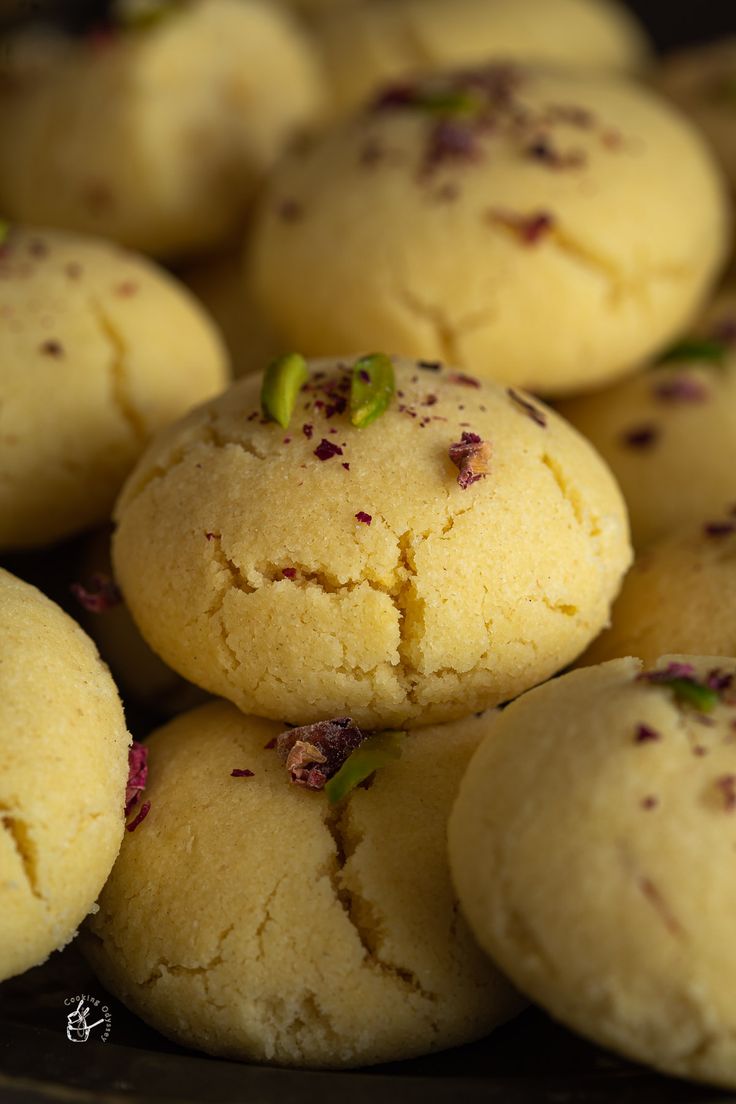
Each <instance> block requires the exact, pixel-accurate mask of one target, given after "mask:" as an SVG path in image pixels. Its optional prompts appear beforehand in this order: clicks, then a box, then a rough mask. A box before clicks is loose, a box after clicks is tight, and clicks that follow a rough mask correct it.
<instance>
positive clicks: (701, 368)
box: [558, 316, 736, 548]
mask: <svg viewBox="0 0 736 1104" xmlns="http://www.w3.org/2000/svg"><path fill="white" fill-rule="evenodd" d="M721 317H722V322H721V324H720V325H721V330H719V331H718V332H726V331H725V326H726V324H727V322H728V316H721ZM711 332H714V331H713V330H712V331H711ZM732 338H736V332H735V333H734V334H733V335H732ZM679 348H680V350H681V356H682V359H680V353H678V354H677V358H676V359H672V360H670V361H668V362H667V363H664V364H661V365H659V366H657V367H654V368H652V369H650V370H649V371H647V372H642V373H641V374H640V375H637V376H634V377H632V378H631V379H628V380H624V381H623V382H621V383H617V384H616V385H615V386H613V387H609V388H607V389H605V390H603V391H599V392H597V393H596V394H594V395H587V396H583V397H581V398H577V399H572V400H569V401H567V402H563V403H560V404H559V407H558V409H559V410H560V412H561V413H562V415H563V416H564V417H565V418H567V419H568V420H569V421H570V422H572V424H573V425H574V426H575V427H576V429H578V430H580V432H581V433H583V434H584V435H585V436H586V437H587V438H588V440H589V441H590V442H591V444H592V445H594V447H595V448H596V449H597V450H598V451H599V452H600V454H601V456H603V458H604V459H605V460H606V461H607V463H608V464H609V465H610V467H611V470H612V471H613V473H614V475H615V476H616V479H617V480H618V482H619V485H620V487H621V490H622V491H623V493H624V498H625V499H626V505H627V506H628V509H629V517H630V519H631V530H632V538H633V541H634V544H635V545H636V547H637V548H643V547H644V546H646V545H647V544H648V543H649V542H650V541H652V540H655V539H656V538H657V537H660V536H664V535H665V534H667V533H669V532H671V531H672V530H674V529H677V528H679V527H680V526H681V525H685V524H687V523H692V524H697V523H698V522H700V521H702V520H703V519H704V518H707V517H708V516H709V515H710V514H713V515H714V516H718V515H719V514H720V513H721V511H722V510H723V507H724V504H726V503H728V502H730V501H733V502H734V503H736V344H734V343H727V342H722V341H721V339H720V338H719V339H717V340H715V341H713V339H712V338H711V337H706V339H705V340H704V341H702V340H700V339H695V340H694V341H691V340H690V339H688V340H687V342H686V343H683V344H682V345H681V346H680V347H679ZM688 348H689V349H690V353H689V354H688Z"/></svg>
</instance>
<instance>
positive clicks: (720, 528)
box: [703, 521, 736, 537]
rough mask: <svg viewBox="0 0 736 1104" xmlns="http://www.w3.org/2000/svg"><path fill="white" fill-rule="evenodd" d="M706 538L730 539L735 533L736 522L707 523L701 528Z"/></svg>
mask: <svg viewBox="0 0 736 1104" xmlns="http://www.w3.org/2000/svg"><path fill="white" fill-rule="evenodd" d="M703 532H704V533H705V535H706V537H730V536H731V534H732V533H736V522H733V521H709V522H708V524H707V525H704V526H703Z"/></svg>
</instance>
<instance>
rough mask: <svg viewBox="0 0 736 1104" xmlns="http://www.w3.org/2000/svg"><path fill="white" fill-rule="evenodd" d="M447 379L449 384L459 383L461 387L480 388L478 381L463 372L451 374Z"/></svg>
mask: <svg viewBox="0 0 736 1104" xmlns="http://www.w3.org/2000/svg"><path fill="white" fill-rule="evenodd" d="M447 378H448V380H449V381H450V383H459V384H460V385H461V386H462V387H480V380H477V379H475V377H474V376H469V375H467V374H466V373H465V372H451V373H450V375H449V376H448V377H447Z"/></svg>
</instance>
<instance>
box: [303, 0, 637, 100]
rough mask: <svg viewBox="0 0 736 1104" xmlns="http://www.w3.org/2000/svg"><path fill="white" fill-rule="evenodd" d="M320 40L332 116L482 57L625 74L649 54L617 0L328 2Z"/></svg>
mask: <svg viewBox="0 0 736 1104" xmlns="http://www.w3.org/2000/svg"><path fill="white" fill-rule="evenodd" d="M317 39H318V43H319V45H320V47H321V51H322V56H323V59H324V63H325V66H326V73H327V78H328V84H329V89H330V107H331V109H332V110H333V111H337V112H345V111H349V110H352V109H354V108H355V107H357V106H358V105H359V104H361V103H362V102H363V101H364V100H366V99H367V98H368V97H369V96H370V95H371V93H374V92H375V90H376V89H377V88H379V87H380V86H381V85H384V84H388V83H389V82H393V81H397V80H403V79H406V78H407V77H409V78H412V79H413V78H415V77H416V76H417V74H419V73H432V72H436V71H437V70H441V69H444V68H448V67H450V66H461V65H482V64H484V63H486V62H487V61H488V59H489V58H502V59H506V60H512V59H518V60H520V61H525V62H526V61H533V62H552V63H554V64H559V65H561V66H565V67H566V68H583V69H590V70H596V69H597V70H602V71H605V70H612V71H622V72H624V71H627V70H637V69H640V68H642V66H643V65H644V63H645V61H646V59H647V56H648V46H647V42H646V39H645V37H644V33H643V31H642V29H641V27H640V26H639V24H638V23H637V22H636V20H635V19H634V17H633V16H632V15H631V13H630V12H629V11H628V10H627V9H626V8H624V7H623V6H622V5H619V4H618V3H616V2H615V0H368V2H365V0H364V2H362V3H361V2H356V3H352V4H337V5H331V6H330V7H329V8H328V10H327V12H326V15H325V16H324V17H323V18H322V19H321V21H320V22H319V23H318V25H317Z"/></svg>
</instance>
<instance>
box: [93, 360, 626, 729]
mask: <svg viewBox="0 0 736 1104" xmlns="http://www.w3.org/2000/svg"><path fill="white" fill-rule="evenodd" d="M351 363H352V362H337V363H336V362H335V361H334V360H333V361H315V362H312V363H311V365H310V373H311V376H310V381H309V382H308V384H307V385H306V390H303V391H302V392H301V394H300V395H299V397H298V401H297V405H296V409H295V410H294V413H293V415H292V419H291V424H290V426H289V429H288V430H283V429H281V428H280V426H278V425H276V424H275V423H273V422H265V423H264V422H263V420H262V418H261V411H260V403H259V394H260V386H261V382H260V377H257V376H252V377H246V378H245V379H243V380H240V381H238V382H237V383H236V384H235V385H234V386H233V387H232V388H231V389H230V390H229V391H228V392H226V393H225V394H224V395H222V396H221V397H220V398H218V399H216V400H215V401H214V402H213V403H210V404H208V405H206V406H204V407H201V408H200V409H199V410H197V411H194V412H192V414H191V415H189V416H188V417H187V418H185V419H183V420H182V421H181V422H180V423H179V424H178V425H177V426H174V427H171V428H170V429H169V430H168V431H165V432H164V433H163V434H161V435H160V436H159V438H158V439H157V441H156V442H155V444H154V445H153V446H152V448H151V449H150V450H149V451H148V453H147V454H146V456H145V457H144V458H143V459H142V461H141V463H140V464H139V466H138V468H137V469H136V471H135V472H134V473H133V475H132V476H131V478H130V480H129V481H128V483H127V485H126V487H125V489H124V491H123V493H122V495H121V498H120V500H119V502H118V504H117V508H116V517H117V523H118V527H117V531H116V534H115V537H114V542H113V563H114V566H115V575H116V578H117V580H118V582H119V583H120V585H121V587H122V589H123V592H124V594H125V598H126V601H127V603H128V607H129V609H130V611H131V613H132V615H133V617H134V619H135V621H136V623H137V624H138V627H139V628H140V630H141V632H142V633H143V635H144V637H145V638H146V640H147V641H148V643H149V644H150V645H151V647H152V648H153V649H154V651H156V652H157V653H158V654H159V655H160V656H161V657H162V658H163V659H164V660H165V661H166V662H167V663H168V664H169V665H170V666H171V667H173V668H174V669H175V670H177V671H179V673H180V674H182V675H184V677H185V678H188V679H189V680H190V681H193V682H195V683H197V684H198V685H200V686H202V687H203V688H204V689H207V690H209V691H210V692H212V693H215V694H218V695H220V696H222V697H225V698H228V699H229V700H231V701H233V702H234V703H235V704H236V705H238V706H239V707H240V708H241V709H242V710H243V711H244V712H250V713H254V714H256V715H258V716H265V717H272V718H274V719H279V720H288V721H292V722H293V723H295V724H303V723H306V722H307V721H313V720H320V719H321V718H323V717H326V716H340V715H344V714H350V715H352V716H354V717H355V719H356V720H357V721H358V723H359V724H362V725H364V726H366V727H369V728H380V727H391V726H393V725H395V724H402V725H403V724H406V723H408V724H410V725H420V724H430V723H437V722H439V721H443V720H451V719H453V718H456V717H461V716H465V715H467V714H468V713H469V712H472V711H476V710H480V709H484V708H487V707H489V706H491V705H495V704H497V703H498V702H499V701H504V700H506V699H508V698H511V697H513V696H514V695H516V694H518V693H520V692H521V691H522V690H524V689H527V688H528V687H529V686H531V685H533V684H534V683H536V682H539V681H541V680H543V679H545V678H548V677H549V676H550V675H551V674H552V673H553V672H554V671H556V670H558V669H559V668H560V667H562V666H564V665H565V663H567V662H569V661H570V660H571V659H573V658H574V657H575V656H576V655H578V654H579V653H580V652H581V651H582V650H583V649H584V648H585V646H586V645H587V644H588V643H589V642H590V640H591V639H593V637H594V636H595V635H596V633H597V632H598V631H599V630H600V628H601V627H602V626H603V625H604V624H605V623H606V622H607V619H608V612H609V605H610V602H611V600H612V598H613V596H614V595H615V593H616V592H617V590H618V586H619V582H620V579H621V576H622V574H623V572H624V571H625V569H626V567H627V566H628V562H629V555H630V553H629V546H628V538H627V522H626V517H625V513H624V510H623V506H622V502H621V499H620V495H619V492H618V489H617V487H616V486H615V484H614V482H613V480H612V479H611V477H610V475H609V473H608V471H607V470H606V468H605V467H604V466H603V465H602V464H601V463H600V461H599V460H598V458H597V456H596V455H595V453H594V452H593V451H592V450H591V449H590V448H589V447H588V446H587V445H586V444H585V443H584V442H583V441H582V440H581V439H580V438H579V437H578V436H577V435H576V434H574V433H573V432H572V431H571V430H570V428H569V427H568V426H567V425H566V424H565V423H564V422H562V421H561V420H560V419H559V418H558V417H557V416H556V415H555V414H554V413H553V412H552V411H548V410H546V409H543V408H542V407H541V406H535V405H534V404H533V403H531V401H530V400H529V399H525V398H523V397H522V396H521V395H519V394H517V393H514V394H513V395H512V394H509V393H507V391H506V390H505V389H503V388H502V387H499V386H497V385H494V384H489V383H486V384H480V383H479V382H478V381H477V380H473V379H471V378H469V377H467V376H463V375H462V374H457V373H455V372H453V371H452V370H442V369H440V368H439V366H438V365H436V364H429V365H428V366H425V367H424V368H423V367H421V366H418V365H417V364H415V363H414V362H407V361H394V368H395V373H396V387H397V395H396V398H395V400H394V401H393V402H392V404H391V405H390V406H389V408H388V409H387V411H386V412H385V413H384V414H383V415H382V416H381V417H380V418H379V419H378V420H377V421H375V422H373V424H372V425H369V426H367V427H366V428H365V429H356V428H354V427H353V425H352V424H351V422H350V420H349V416H348V412H347V411H346V409H345V408H346V403H347V397H348V394H349V389H350V380H351V374H352V373H351V366H350V365H351ZM463 433H466V434H468V433H469V434H474V435H475V436H476V437H479V438H482V439H483V441H484V442H486V443H487V445H488V446H489V447H490V452H491V456H490V462H489V463H490V469H489V472H488V474H487V475H486V476H480V477H479V478H478V480H477V481H476V482H474V483H473V484H472V485H471V486H468V487H467V488H466V489H462V488H461V487H460V486H459V485H458V478H459V472H458V467H457V466H455V465H453V463H452V462H451V460H450V458H449V450H450V446H451V445H457V446H459V447H460V448H462V447H463V446H462V444H461V442H462V435H463Z"/></svg>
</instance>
